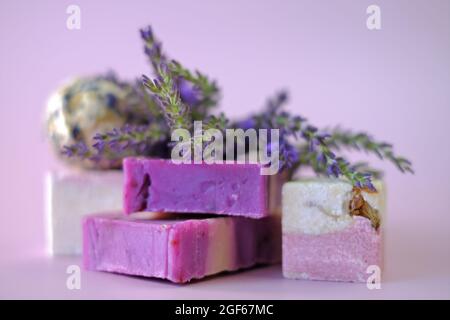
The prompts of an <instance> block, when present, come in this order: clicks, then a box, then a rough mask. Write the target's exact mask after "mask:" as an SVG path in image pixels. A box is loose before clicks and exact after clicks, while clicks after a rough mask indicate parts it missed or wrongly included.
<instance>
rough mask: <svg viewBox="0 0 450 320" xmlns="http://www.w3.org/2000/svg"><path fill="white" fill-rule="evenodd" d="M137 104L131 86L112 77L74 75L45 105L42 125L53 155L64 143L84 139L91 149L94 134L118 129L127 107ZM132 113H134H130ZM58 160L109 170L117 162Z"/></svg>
mask: <svg viewBox="0 0 450 320" xmlns="http://www.w3.org/2000/svg"><path fill="white" fill-rule="evenodd" d="M136 104H139V97H138V96H137V93H136V91H135V90H134V89H133V87H132V86H130V85H127V84H123V83H119V82H118V81H117V80H115V78H108V77H88V78H77V79H74V80H72V81H71V82H69V83H68V84H67V85H64V86H63V87H61V88H60V89H59V90H57V91H56V92H55V93H53V94H52V95H51V97H50V99H49V101H48V104H47V112H46V127H47V133H48V136H49V138H50V141H51V144H52V146H53V148H54V149H55V152H56V154H57V155H61V151H62V149H63V147H64V146H65V145H72V144H74V143H78V142H84V143H85V144H86V145H87V146H89V147H90V148H91V146H92V145H93V143H94V141H93V140H92V138H93V137H94V135H95V134H96V133H105V132H108V131H111V130H112V129H114V128H120V127H122V126H123V125H125V123H126V122H127V121H128V120H129V118H130V115H131V113H130V110H133V109H136V110H137V109H138V108H135V107H136ZM134 116H136V115H134ZM61 159H62V160H64V161H66V162H68V163H70V164H74V165H78V166H81V167H84V168H89V169H111V168H115V167H118V166H120V161H119V163H118V161H96V162H94V161H91V160H82V159H77V158H68V157H65V156H61Z"/></svg>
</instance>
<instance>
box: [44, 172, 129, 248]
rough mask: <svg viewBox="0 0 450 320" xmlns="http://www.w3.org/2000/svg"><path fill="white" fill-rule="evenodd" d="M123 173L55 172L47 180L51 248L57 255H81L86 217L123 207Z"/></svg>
mask: <svg viewBox="0 0 450 320" xmlns="http://www.w3.org/2000/svg"><path fill="white" fill-rule="evenodd" d="M122 190H123V175H122V172H121V171H75V170H73V171H72V170H70V171H64V172H51V173H48V174H47V177H46V190H45V192H46V199H47V203H46V225H47V230H46V232H47V248H48V251H49V252H50V253H51V254H54V255H72V254H81V248H82V241H81V238H82V237H81V220H82V217H83V216H84V215H86V214H89V213H92V212H104V211H112V210H114V211H115V210H120V209H121V208H122V192H123V191H122Z"/></svg>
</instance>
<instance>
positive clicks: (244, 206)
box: [123, 158, 276, 218]
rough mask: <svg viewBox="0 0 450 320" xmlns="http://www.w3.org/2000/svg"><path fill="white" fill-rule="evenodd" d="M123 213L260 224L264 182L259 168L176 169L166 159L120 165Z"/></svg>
mask: <svg viewBox="0 0 450 320" xmlns="http://www.w3.org/2000/svg"><path fill="white" fill-rule="evenodd" d="M123 167H124V174H125V189H124V211H125V213H126V214H129V213H133V212H138V211H157V212H177V213H208V214H226V215H233V216H244V217H249V218H262V217H266V216H268V215H269V213H270V211H271V208H273V207H274V206H276V204H271V203H270V201H269V189H270V186H269V176H265V175H261V165H259V164H205V163H203V164H175V163H173V162H172V161H171V160H170V159H169V160H160V159H145V158H128V159H125V161H124V166H123Z"/></svg>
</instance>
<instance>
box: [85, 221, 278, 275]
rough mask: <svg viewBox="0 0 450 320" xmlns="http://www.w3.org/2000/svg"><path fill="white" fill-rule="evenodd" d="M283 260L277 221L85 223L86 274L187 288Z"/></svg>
mask: <svg viewBox="0 0 450 320" xmlns="http://www.w3.org/2000/svg"><path fill="white" fill-rule="evenodd" d="M183 217H186V216H185V215H183ZM280 259H281V221H280V218H279V217H278V216H271V217H267V218H263V219H248V218H242V217H212V218H198V217H197V218H195V219H193V218H191V219H189V218H180V216H179V215H178V216H175V217H174V216H171V217H170V219H164V220H161V219H159V220H155V219H152V220H149V219H134V218H131V217H123V216H122V215H120V214H105V215H94V216H89V217H85V218H84V221H83V263H84V267H85V268H86V269H88V270H97V271H107V272H115V273H123V274H128V275H136V276H144V277H156V278H162V279H168V280H170V281H172V282H176V283H185V282H188V281H190V280H192V279H200V278H203V277H205V276H208V275H212V274H216V273H219V272H223V271H234V270H238V269H241V268H248V267H251V266H253V265H255V264H260V263H264V264H266V263H276V262H279V261H280Z"/></svg>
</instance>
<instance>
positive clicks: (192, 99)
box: [178, 79, 201, 106]
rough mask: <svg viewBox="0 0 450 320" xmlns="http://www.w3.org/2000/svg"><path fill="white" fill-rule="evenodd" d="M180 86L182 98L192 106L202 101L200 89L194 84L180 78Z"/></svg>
mask: <svg viewBox="0 0 450 320" xmlns="http://www.w3.org/2000/svg"><path fill="white" fill-rule="evenodd" d="M178 86H179V90H180V96H181V100H183V102H185V103H187V104H188V105H190V106H194V105H196V104H198V103H199V102H200V100H201V92H200V90H199V89H198V88H196V87H195V86H194V85H192V84H191V83H190V82H189V81H186V80H185V79H180V80H179V81H178Z"/></svg>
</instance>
